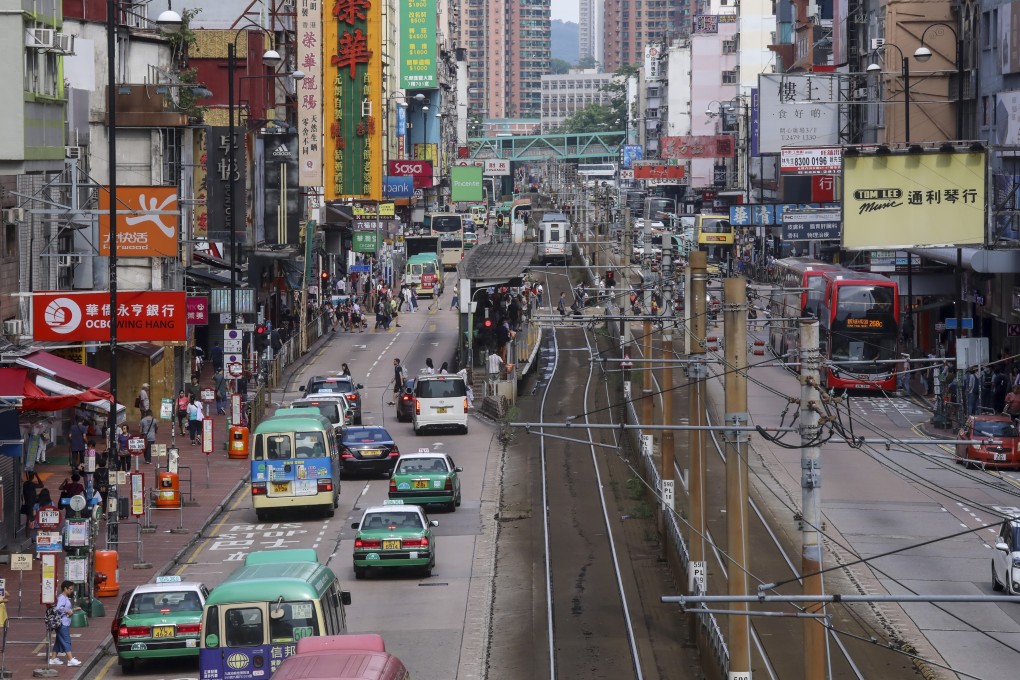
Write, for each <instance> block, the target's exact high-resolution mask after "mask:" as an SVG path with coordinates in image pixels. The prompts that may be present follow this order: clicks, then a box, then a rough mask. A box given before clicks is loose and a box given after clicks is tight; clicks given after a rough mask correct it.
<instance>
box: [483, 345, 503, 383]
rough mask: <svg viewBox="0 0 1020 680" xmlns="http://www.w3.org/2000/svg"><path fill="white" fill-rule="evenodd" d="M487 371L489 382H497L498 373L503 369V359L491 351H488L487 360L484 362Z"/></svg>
mask: <svg viewBox="0 0 1020 680" xmlns="http://www.w3.org/2000/svg"><path fill="white" fill-rule="evenodd" d="M485 363H486V366H487V367H488V369H489V380H498V379H499V371H500V369H501V368H502V367H503V359H502V358H500V356H499V355H498V354H496V353H495V352H493V351H491V350H490V351H489V358H488V359H486V360H485Z"/></svg>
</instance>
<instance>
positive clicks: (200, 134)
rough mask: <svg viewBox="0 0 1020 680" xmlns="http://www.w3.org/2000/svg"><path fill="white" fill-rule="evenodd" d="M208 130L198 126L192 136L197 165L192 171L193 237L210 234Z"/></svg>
mask: <svg viewBox="0 0 1020 680" xmlns="http://www.w3.org/2000/svg"><path fill="white" fill-rule="evenodd" d="M206 136H207V135H206V131H205V130H204V129H202V128H196V129H195V134H194V135H193V136H192V147H191V151H192V153H193V154H194V158H195V167H194V171H193V173H192V183H191V186H192V191H194V194H195V204H194V206H192V209H191V210H192V213H191V214H192V217H191V236H192V237H193V238H206V237H207V236H208V235H209V210H208V208H207V206H208V204H209V171H208V169H207V168H208V166H207V165H206V163H207V162H208V161H207V159H206V151H205V140H206Z"/></svg>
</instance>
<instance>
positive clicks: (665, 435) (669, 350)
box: [659, 243, 676, 550]
mask: <svg viewBox="0 0 1020 680" xmlns="http://www.w3.org/2000/svg"><path fill="white" fill-rule="evenodd" d="M662 277H663V282H664V285H663V293H664V295H663V301H662V305H663V316H662V322H663V324H662V337H661V339H660V343H659V358H660V359H662V360H663V363H662V424H663V425H672V424H673V363H672V361H671V360H672V359H673V324H674V323H675V318H674V316H673V249H672V246H671V245H667V244H666V243H663V244H662ZM675 447H676V442H675V440H674V438H673V430H663V431H662V441H661V443H660V446H659V448H660V454H661V458H662V474H661V477H662V484H663V496H664V497H668V498H669V499H675V498H676V493H675V486H676V480H675V478H674V476H673V460H674V451H675ZM667 487H668V491H669V493H668V494H667V493H666V491H667ZM674 505H675V501H673V503H671V504H670V505H669V506H667V507H666V512H667V513H669V512H672V511H673V510H675V507H674ZM659 517H660V518H661V519H665V516H664V515H663V514H660V515H659ZM660 528H662V527H661V525H660ZM662 547H663V550H667V549H668V548H667V545H666V542H665V541H663V543H662Z"/></svg>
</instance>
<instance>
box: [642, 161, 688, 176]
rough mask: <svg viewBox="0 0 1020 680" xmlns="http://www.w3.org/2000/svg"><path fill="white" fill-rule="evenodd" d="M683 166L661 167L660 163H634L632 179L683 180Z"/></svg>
mask: <svg viewBox="0 0 1020 680" xmlns="http://www.w3.org/2000/svg"><path fill="white" fill-rule="evenodd" d="M683 178H684V166H682V165H663V164H662V162H661V161H659V162H657V163H652V162H650V161H642V162H640V163H634V179H683Z"/></svg>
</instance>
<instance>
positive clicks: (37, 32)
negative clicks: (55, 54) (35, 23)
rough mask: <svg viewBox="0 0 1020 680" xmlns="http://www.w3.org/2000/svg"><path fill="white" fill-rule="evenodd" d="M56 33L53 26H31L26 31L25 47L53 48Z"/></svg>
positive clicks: (37, 48)
mask: <svg viewBox="0 0 1020 680" xmlns="http://www.w3.org/2000/svg"><path fill="white" fill-rule="evenodd" d="M55 34H56V31H54V30H53V29H52V28H29V29H27V30H26V31H25V47H29V48H32V49H36V50H50V49H53V36H54V35H55Z"/></svg>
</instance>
